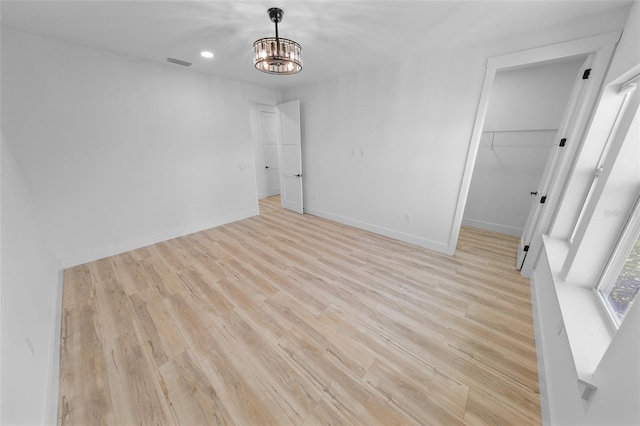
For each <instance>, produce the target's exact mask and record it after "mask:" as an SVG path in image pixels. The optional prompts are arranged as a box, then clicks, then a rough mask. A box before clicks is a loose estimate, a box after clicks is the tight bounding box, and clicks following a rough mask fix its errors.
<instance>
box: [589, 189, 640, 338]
mask: <svg viewBox="0 0 640 426" xmlns="http://www.w3.org/2000/svg"><path fill="white" fill-rule="evenodd" d="M639 235H640V195H639V196H638V198H636V202H635V206H634V208H633V211H631V212H630V217H629V221H628V222H627V224H626V225H625V227H624V229H623V230H622V232H621V233H620V238H619V239H618V242H617V243H616V246H615V248H614V250H613V252H612V253H611V256H610V257H609V260H608V261H607V265H606V266H605V269H604V272H603V273H602V276H601V277H600V280H599V281H598V283H597V284H596V286H595V287H594V291H595V292H596V294H597V295H598V299H599V300H600V302H601V307H602V309H604V311H605V313H606V316H607V318H608V319H609V325H610V326H611V327H612V328H613V330H614V331H617V330H618V328H619V327H620V323H621V322H620V321H619V320H618V318H617V316H616V315H615V314H614V313H613V312H611V307H610V306H609V301H608V300H606V297H605V296H604V294H603V293H604V292H607V291H609V290H611V287H613V285H614V284H615V282H616V280H617V278H618V275H619V274H620V271H622V268H623V266H624V264H625V262H626V260H627V257H628V256H629V253H630V252H631V250H632V249H633V247H634V246H635V244H636V241H637V239H638V236H639Z"/></svg>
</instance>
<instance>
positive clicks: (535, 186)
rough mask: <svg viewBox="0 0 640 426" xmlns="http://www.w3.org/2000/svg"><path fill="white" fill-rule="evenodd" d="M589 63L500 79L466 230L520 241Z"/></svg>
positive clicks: (566, 63) (530, 69)
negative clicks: (566, 113)
mask: <svg viewBox="0 0 640 426" xmlns="http://www.w3.org/2000/svg"><path fill="white" fill-rule="evenodd" d="M586 60H587V55H578V56H575V57H569V58H563V59H560V60H554V61H548V62H543V63H539V64H533V65H528V66H524V67H519V68H516V69H508V70H501V71H499V72H497V73H496V77H495V80H494V84H493V87H492V89H491V94H490V96H489V107H488V110H487V116H486V118H485V125H484V130H483V132H482V136H481V139H480V145H479V149H478V155H477V157H476V163H475V167H474V171H473V177H472V179H471V186H470V188H469V195H468V197H467V204H466V207H465V211H464V216H463V220H462V223H463V224H464V225H467V226H472V227H475V228H480V229H485V230H490V231H496V232H500V233H504V234H508V235H513V236H517V237H521V236H522V233H523V231H524V227H525V224H526V221H527V217H528V215H529V211H530V209H531V203H532V200H534V199H536V197H538V196H539V194H540V189H539V188H540V186H541V185H540V181H541V178H542V175H543V172H544V170H545V165H546V164H547V162H548V161H550V160H549V156H550V154H551V148H552V146H553V144H554V142H555V141H556V135H557V133H558V129H559V127H560V123H561V120H562V118H563V115H564V111H565V110H566V107H567V104H568V102H569V98H570V96H571V92H572V89H573V87H574V84H575V81H576V79H577V78H578V77H579V76H578V74H579V71H580V70H581V68H582V66H583V65H584V63H585V61H586ZM538 199H539V197H538Z"/></svg>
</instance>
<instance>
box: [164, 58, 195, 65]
mask: <svg viewBox="0 0 640 426" xmlns="http://www.w3.org/2000/svg"><path fill="white" fill-rule="evenodd" d="M167 62H171V63H172V64H178V65H182V66H183V67H190V66H191V62H187V61H181V60H180V59H176V58H167Z"/></svg>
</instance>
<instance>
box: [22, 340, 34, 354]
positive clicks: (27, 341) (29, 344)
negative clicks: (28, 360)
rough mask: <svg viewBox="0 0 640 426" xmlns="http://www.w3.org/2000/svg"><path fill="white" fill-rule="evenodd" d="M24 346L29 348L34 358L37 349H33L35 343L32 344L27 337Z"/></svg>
mask: <svg viewBox="0 0 640 426" xmlns="http://www.w3.org/2000/svg"><path fill="white" fill-rule="evenodd" d="M24 344H25V346H26V347H27V349H29V352H30V353H31V355H32V356H33V354H34V352H35V349H34V347H33V343H31V339H29V338H28V337H26V338H25V339H24Z"/></svg>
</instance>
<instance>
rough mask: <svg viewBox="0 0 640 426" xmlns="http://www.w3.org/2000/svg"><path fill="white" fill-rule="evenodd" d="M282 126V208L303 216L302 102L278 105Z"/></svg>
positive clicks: (279, 145) (279, 120)
mask: <svg viewBox="0 0 640 426" xmlns="http://www.w3.org/2000/svg"><path fill="white" fill-rule="evenodd" d="M276 113H277V115H278V123H279V124H280V143H279V144H278V148H279V149H278V153H279V156H280V199H281V203H282V207H284V208H285V209H288V210H292V211H294V212H296V213H300V214H302V136H301V133H300V101H291V102H285V103H282V104H278V105H277V110H276Z"/></svg>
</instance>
